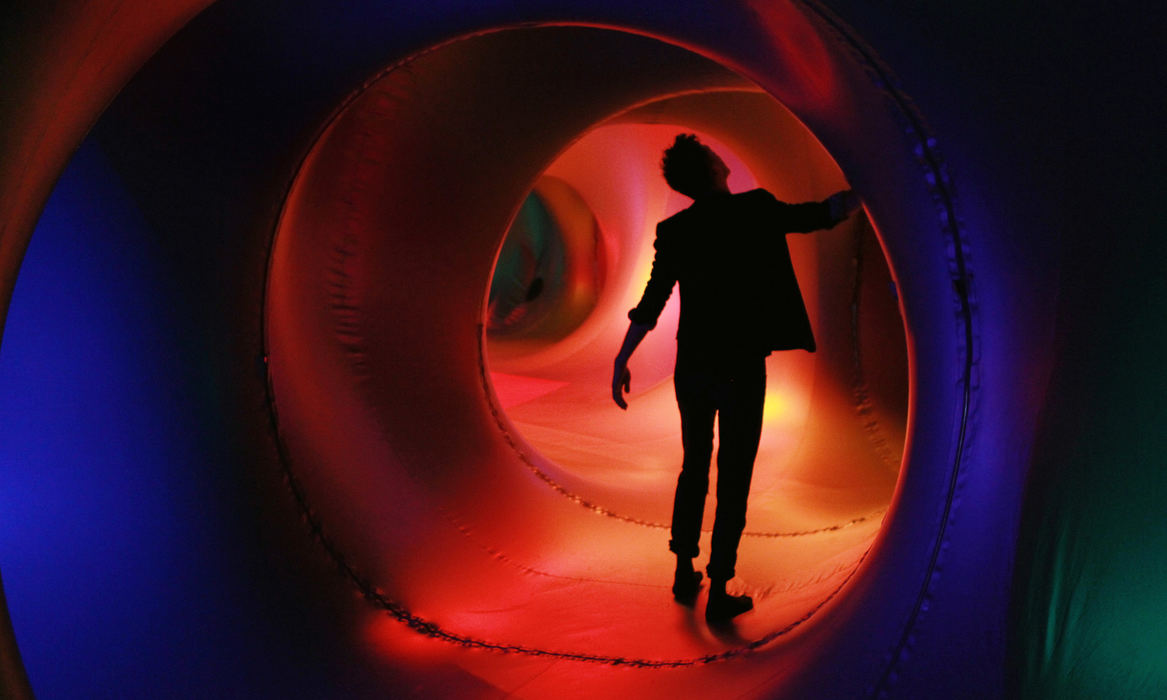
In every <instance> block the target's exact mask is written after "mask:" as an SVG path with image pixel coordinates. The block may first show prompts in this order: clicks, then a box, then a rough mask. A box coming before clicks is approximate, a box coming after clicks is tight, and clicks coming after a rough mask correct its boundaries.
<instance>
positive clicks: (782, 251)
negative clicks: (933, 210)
mask: <svg viewBox="0 0 1167 700" xmlns="http://www.w3.org/2000/svg"><path fill="white" fill-rule="evenodd" d="M836 223H838V219H835V218H833V217H832V215H831V211H830V206H829V205H828V203H827V201H823V202H810V203H806V204H787V203H785V202H781V201H779V200H778V199H776V198H775V197H774V195H772V194H770V193H769V192H767V191H766V190H763V189H757V190H752V191H750V192H743V193H740V194H717V195H712V196H710V197H707V198H702V199H700V200H697V201H695V202H694V203H693V204H692V205H691V206H690V207H689V208H687V209H685V210H683V211H680V212H678V213H676V214H674V215H673V216H671V217H669V218H668V219H665V220H664V221H662V222H660V223H659V224H658V225H657V229H656V241H655V243H654V244H653V245H654V247H655V248H656V256H655V257H654V259H653V263H652V275H651V276H650V277H649V280H648V284H647V285H646V286H645V288H644V295H643V297H641V299H640V303H639V304H637V306H636V308H634V309H632V310H631V311H629V312H628V318H629V319H631V320H632V321H633V322H634V323H638V324H641V325H645V326H649V327H655V326H656V321H657V317H659V316H660V312H661V310H662V309H664V306H665V302H666V301H668V298H669V295H670V294H672V291H673V285H674V284H675V283H678V282H679V283H680V287H681V318H680V322H679V325H678V328H677V348H678V353H679V354H685V355H689V356H701V357H707V358H710V359H715V358H726V357H735V356H747V355H755V354H762V355H766V354H769V353H770V352H771V351H772V350H793V349H797V348H802V349H805V350H808V351H810V352H814V350H815V342H814V333H813V331H811V327H810V319H809V318H807V315H806V305H805V304H804V303H803V301H802V293H801V292H800V291H799V289H798V280H796V279H795V277H794V267H793V266H792V265H791V263H790V249H789V248H788V247H787V245H786V236H785V234H787V233H795V232H800V233H805V232H809V231H816V230H819V229H824V228H830V227H831V226H833V225H835V224H836Z"/></svg>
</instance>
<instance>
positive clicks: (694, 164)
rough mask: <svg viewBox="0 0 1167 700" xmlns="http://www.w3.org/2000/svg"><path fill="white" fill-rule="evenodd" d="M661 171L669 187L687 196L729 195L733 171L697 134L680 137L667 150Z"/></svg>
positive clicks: (694, 197)
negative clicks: (729, 180) (730, 174)
mask: <svg viewBox="0 0 1167 700" xmlns="http://www.w3.org/2000/svg"><path fill="white" fill-rule="evenodd" d="M660 168H661V173H662V174H663V175H664V176H665V182H667V183H668V184H669V187H671V188H673V189H674V190H676V191H677V192H680V193H681V194H683V195H685V196H686V197H690V198H692V199H698V198H700V197H704V196H706V195H709V194H713V193H716V192H729V185H728V183H727V179H728V178H729V168H728V167H726V165H725V162H724V161H722V160H721V158H719V157H718V156H717V154H716V153H714V152H713V150H712V149H711V148H709V147H708V146H706V145H705V144H703V143H701V142H700V141H699V140H698V139H697V137H696V136H695V135H694V134H677V138H676V139H675V140H674V141H673V145H672V146H669V147H668V148H667V149H665V154H664V157H663V158H661V161H660Z"/></svg>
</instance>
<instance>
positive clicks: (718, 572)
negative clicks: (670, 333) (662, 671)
mask: <svg viewBox="0 0 1167 700" xmlns="http://www.w3.org/2000/svg"><path fill="white" fill-rule="evenodd" d="M722 391H723V392H724V393H723V396H722V397H721V398H722V401H721V402H720V413H719V418H718V420H719V425H718V434H719V435H720V438H721V444H720V446H719V447H718V450H717V516H716V518H715V519H714V521H713V542H712V547H711V552H710V557H709V569H708V571H709V578H710V580H711V582H712V583H711V586H712V587H711V589H710V600H711V602H712V603H713V607H712V608H710V609H707V611H706V612H707V615H708V616H710V617H732V615H734V614H738V613H740V612H745V610H748V609H749V608H750V607H751V606H752V603H751V602H749V599H748V598H744V597H742V598H741V599H738V601H739V602H738V603H737V604H736V605H735V604H733V603H731V602H730V601H729V599H731V598H733V597H732V596H728V597H727V596H726V594H725V582H726V581H728V580H729V579H731V578H733V577H734V573H735V571H734V568H735V566H736V564H737V548H738V543H739V542H740V541H741V537H742V531H743V530H744V529H745V525H746V504H747V501H748V499H749V494H750V481H751V480H752V478H753V474H754V458H755V457H757V454H758V442H759V440H760V439H761V436H762V413H763V409H764V407H765V401H766V364H765V358H764V357H758V358H756V360H755V359H753V358H751V359H750V360H749V361H746V362H743V363H741V364H740V365H739V366H737V367H735V368H734V370H733V372H732V374H731V376H730V380H729V381H728V382H727V383H726V384H724V385H723V387H722ZM715 599H720V602H719V601H718V600H715ZM719 605H720V607H721V609H720V610H718V606H719ZM719 613H726V614H724V615H722V614H719Z"/></svg>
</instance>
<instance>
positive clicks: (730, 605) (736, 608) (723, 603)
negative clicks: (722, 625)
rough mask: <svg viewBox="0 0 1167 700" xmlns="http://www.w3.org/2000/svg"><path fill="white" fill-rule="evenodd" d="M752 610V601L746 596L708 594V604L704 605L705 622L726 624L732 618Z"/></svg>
mask: <svg viewBox="0 0 1167 700" xmlns="http://www.w3.org/2000/svg"><path fill="white" fill-rule="evenodd" d="M753 609H754V599H753V598H751V597H749V596H748V595H729V594H728V593H725V594H715V593H710V594H709V602H707V603H706V604H705V621H706V622H712V623H718V622H728V621H729V620H732V619H733V618H735V617H737V616H738V615H741V614H742V613H744V612H748V611H750V610H753Z"/></svg>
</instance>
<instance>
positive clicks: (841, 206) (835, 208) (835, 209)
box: [827, 190, 863, 223]
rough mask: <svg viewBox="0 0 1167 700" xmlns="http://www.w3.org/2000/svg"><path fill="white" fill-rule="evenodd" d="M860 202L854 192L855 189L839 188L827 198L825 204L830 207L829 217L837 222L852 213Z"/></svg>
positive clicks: (860, 204)
mask: <svg viewBox="0 0 1167 700" xmlns="http://www.w3.org/2000/svg"><path fill="white" fill-rule="evenodd" d="M862 204H863V203H862V202H860V201H859V195H857V194H855V190H841V191H839V192H836V193H834V194H833V195H831V196H830V197H828V198H827V205H828V206H829V207H830V209H831V219H832V220H833V221H834V222H835V223H839V222H840V221H842V220H843V219H846V218H847V217H849V216H851V215H852V214H854V213H855V210H856V209H858V208H859V207H860V206H862Z"/></svg>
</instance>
